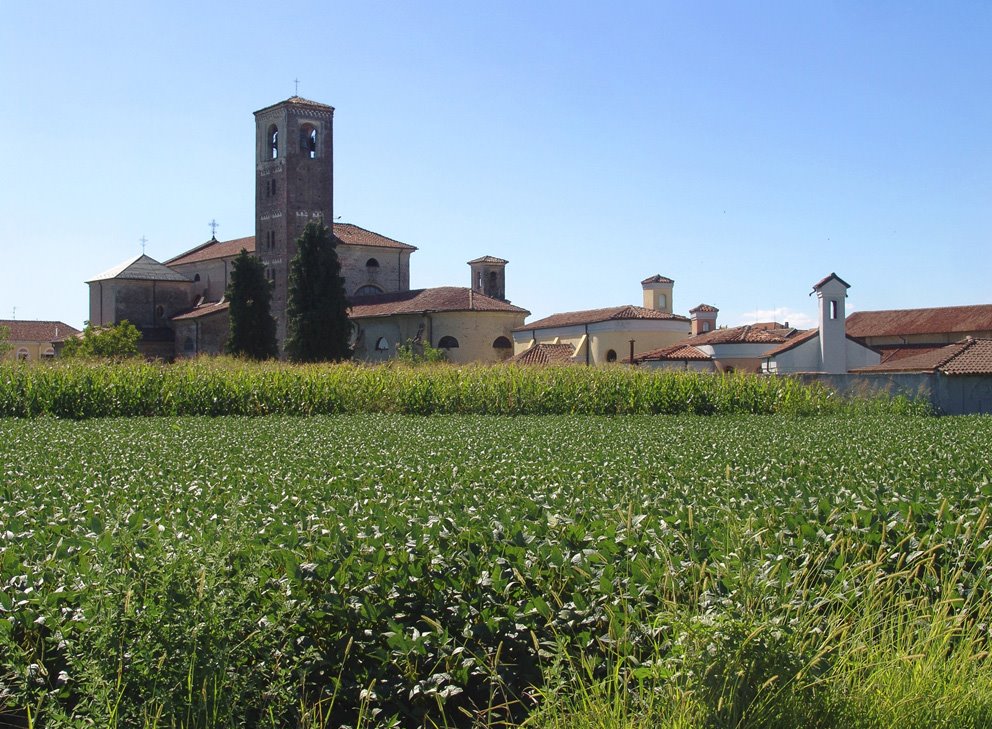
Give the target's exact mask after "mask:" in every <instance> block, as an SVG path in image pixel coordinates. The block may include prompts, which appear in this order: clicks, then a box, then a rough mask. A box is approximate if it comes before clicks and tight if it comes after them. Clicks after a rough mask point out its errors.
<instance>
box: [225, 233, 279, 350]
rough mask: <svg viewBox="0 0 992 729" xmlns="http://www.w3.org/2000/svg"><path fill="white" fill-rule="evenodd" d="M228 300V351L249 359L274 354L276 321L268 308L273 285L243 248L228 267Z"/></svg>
mask: <svg viewBox="0 0 992 729" xmlns="http://www.w3.org/2000/svg"><path fill="white" fill-rule="evenodd" d="M227 299H228V301H230V302H231V303H230V310H229V313H230V326H231V331H230V334H229V335H228V338H227V344H226V346H225V349H226V350H227V353H228V354H233V355H235V356H239V357H248V358H250V359H269V358H271V357H276V356H277V355H278V354H279V349H278V347H277V346H276V320H275V319H273V318H272V313H271V311H270V307H271V302H272V287H271V285H270V284H269V282H268V281H267V280H266V278H265V266H264V265H263V264H262V262H261V261H260V260H258V259H257V258H255V256H252V255H250V254H249V253H248V251H246V250H245V249H244V248H242V249H241V253H239V254H238V257H237V258H235V259H234V263H233V264H232V266H231V282H230V283H229V284H228V286H227Z"/></svg>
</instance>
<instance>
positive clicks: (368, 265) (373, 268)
mask: <svg viewBox="0 0 992 729" xmlns="http://www.w3.org/2000/svg"><path fill="white" fill-rule="evenodd" d="M365 273H367V274H368V277H369V278H370V279H372V280H373V281H374V280H375V279H376V277H377V276H378V275H379V262H378V261H377V260H375V259H374V258H370V259H369V260H367V261H366V262H365Z"/></svg>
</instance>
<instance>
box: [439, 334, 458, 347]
mask: <svg viewBox="0 0 992 729" xmlns="http://www.w3.org/2000/svg"><path fill="white" fill-rule="evenodd" d="M437 346H438V347H440V348H441V349H455V348H456V347H457V346H458V340H457V339H455V338H454V337H448V336H444V337H441V341H440V342H438V343H437Z"/></svg>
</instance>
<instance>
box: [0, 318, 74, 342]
mask: <svg viewBox="0 0 992 729" xmlns="http://www.w3.org/2000/svg"><path fill="white" fill-rule="evenodd" d="M0 327H7V330H8V331H9V333H10V341H11V342H58V341H61V340H63V339H67V338H69V337H74V336H76V335H77V334H79V333H80V331H79V330H78V329H76V328H75V327H71V326H69V325H68V324H66V323H64V322H61V321H31V320H28V319H0Z"/></svg>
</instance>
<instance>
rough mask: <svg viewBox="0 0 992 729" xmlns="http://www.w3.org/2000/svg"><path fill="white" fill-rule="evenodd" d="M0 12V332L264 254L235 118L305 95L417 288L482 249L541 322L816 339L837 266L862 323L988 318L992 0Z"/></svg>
mask: <svg viewBox="0 0 992 729" xmlns="http://www.w3.org/2000/svg"><path fill="white" fill-rule="evenodd" d="M3 4H4V8H3V21H2V24H0V99H2V107H0V144H2V145H3V152H2V159H3V164H2V168H0V169H2V170H3V178H4V182H3V185H2V188H0V246H2V253H3V255H2V264H0V318H9V317H10V316H11V314H12V312H13V309H14V307H16V312H17V313H16V316H17V318H18V319H61V320H63V321H65V322H67V323H70V324H74V325H77V326H79V325H81V324H82V322H83V320H84V319H85V318H86V317H87V288H86V286H85V285H84V284H83V281H85V280H86V279H88V278H90V277H92V276H93V275H95V274H97V273H99V272H101V271H103V270H105V269H107V268H110V267H111V266H113V265H115V264H117V263H119V262H121V261H123V260H124V259H126V258H128V257H130V256H133V255H136V254H137V253H140V251H141V244H140V239H141V238H142V237H143V236H144V237H147V240H148V244H147V252H148V254H149V255H151V256H152V257H154V258H157V259H158V260H165V259H167V258H169V257H171V256H173V255H175V254H177V253H180V252H182V251H184V250H186V249H188V248H191V247H193V246H194V245H197V244H199V243H201V242H203V241H205V240H207V239H208V238H209V237H210V228H209V227H208V223H209V222H210V221H211V220H212V219H216V220H217V221H218V222H219V223H220V228H219V229H218V232H217V234H218V237H219V238H221V239H228V238H235V237H241V236H245V235H252V234H254V213H253V200H254V198H253V185H254V159H253V140H254V120H253V117H252V112H254V111H256V110H257V109H260V108H262V107H264V106H267V105H269V104H272V103H275V102H278V101H281V100H283V99H285V98H287V97H289V96H291V95H292V94H293V92H294V84H293V80H294V79H297V78H298V79H299V93H300V95H301V96H304V97H306V98H310V99H313V100H316V101H320V102H324V103H327V104H331V105H332V106H334V107H335V108H336V114H335V142H334V143H335V180H336V188H335V214H336V215H340V216H341V220H343V221H345V222H351V223H355V224H357V225H360V226H362V227H365V228H369V229H371V230H374V231H377V232H379V233H382V234H384V235H387V236H390V237H393V238H396V239H399V240H401V241H404V242H407V243H411V244H413V245H416V246H418V247H419V248H420V250H419V251H418V252H417V253H415V254H414V256H413V258H412V263H411V271H412V275H411V279H412V280H411V283H412V285H413V286H414V287H415V288H419V287H424V286H438V285H468V281H469V275H468V274H469V269H468V266H466V265H465V262H466V261H468V260H469V259H472V258H475V257H477V256H480V255H485V254H489V255H495V256H501V257H503V258H507V259H509V261H510V265H509V266H508V268H507V296H508V297H509V298H510V299H512V300H513V302H514V303H516V304H519V305H521V306H524V307H526V308H528V309H530V310H531V311H532V312H533V315H534V317H540V316H545V315H547V314H551V313H553V312H556V311H568V310H574V309H585V308H594V307H601V306H612V305H618V304H625V303H634V304H639V303H640V302H641V290H640V284H639V282H640V281H641V279H643V278H645V277H647V276H650V275H653V274H655V273H661V274H663V275H666V276H669V277H671V278H674V279H675V280H676V282H677V283H676V286H675V293H674V301H675V307H676V310H677V311H678V312H681V313H687V311H688V310H689V309H690V308H692V307H693V306H695V305H697V304H699V303H704V302H705V303H708V304H712V305H714V306H717V307H719V309H720V323H722V324H737V323H743V322H746V321H753V320H754V318H755V317H756V316H757V318H759V319H763V320H764V319H769V318H772V317H774V318H777V319H779V320H780V321H781V320H786V319H787V320H789V321H790V322H791V323H793V324H798V325H806V324H809V323H810V322H811V320H812V317H813V316H814V313H815V307H814V302H813V300H811V299H810V298H808V296H807V294H808V293H809V291H810V288H811V286H812V284H813V283H815V282H816V281H818V280H819V279H820V278H822V277H823V276H825V275H827V274H829V273H830V272H831V271H836V272H837V274H838V275H840V276H841V277H842V278H844V279H845V280H846V281H848V282H849V283H850V284H851V285H852V288H851V290H850V292H849V293H850V298H849V300H848V310H849V311H851V310H856V309H860V310H864V309H881V308H905V307H917V306H945V305H954V304H973V303H990V302H992V293H990V291H989V281H990V278H992V262H990V255H989V254H990V243H992V40H990V39H992V4H990V3H988V2H986V1H984V0H982V1H975V2H941V3H937V2H929V3H921V2H911V1H910V2H907V1H904V0H900V1H899V2H882V1H879V2H854V1H852V2H826V1H824V2H799V3H797V2H780V3H769V2H753V3H750V2H749V3H741V2H661V1H658V0H655V1H652V2H621V3H616V2H609V3H607V2H576V1H575V0H570V1H569V2H557V1H554V2H536V3H535V2H531V1H529V0H528V1H525V2H523V1H522V2H490V3H475V2H464V0H457V1H452V2H433V1H432V0H424V1H423V2H417V3H399V2H389V3H386V2H375V1H371V2H370V1H362V2H351V3H344V2H327V1H324V2H308V1H306V0H301V1H299V2H295V3H289V4H279V3H272V2H265V3H256V2H239V3H233V2H230V3H227V2H168V3H150V2H139V1H135V0H131V1H129V2H124V1H123V0H122V1H121V2H105V1H103V0H95V1H94V2H88V3H78V2H66V1H64V0H60V1H58V2H49V3H15V2H5V3H3ZM773 310H777V311H773Z"/></svg>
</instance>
